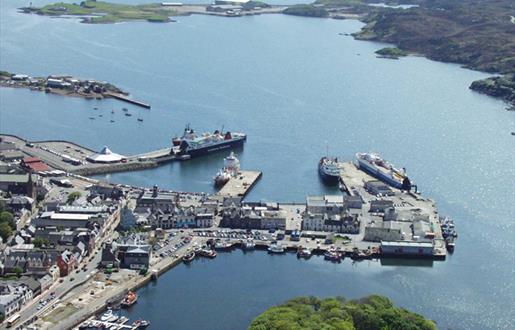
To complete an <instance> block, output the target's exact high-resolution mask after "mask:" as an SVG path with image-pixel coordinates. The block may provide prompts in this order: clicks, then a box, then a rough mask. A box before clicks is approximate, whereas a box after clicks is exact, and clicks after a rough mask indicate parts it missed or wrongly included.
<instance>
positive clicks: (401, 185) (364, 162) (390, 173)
mask: <svg viewBox="0 0 515 330" xmlns="http://www.w3.org/2000/svg"><path fill="white" fill-rule="evenodd" d="M356 159H357V165H358V167H359V169H361V170H362V171H364V172H367V173H368V174H370V175H372V176H373V177H375V178H377V179H379V180H381V181H383V182H385V183H387V184H389V185H390V186H392V187H394V188H397V189H401V190H408V191H409V190H411V186H412V183H411V181H410V179H409V178H408V176H407V175H406V169H405V168H402V169H401V170H398V169H396V168H395V167H394V166H393V165H392V164H390V163H389V162H388V161H386V160H384V159H382V158H381V157H380V156H379V155H378V154H374V153H357V154H356Z"/></svg>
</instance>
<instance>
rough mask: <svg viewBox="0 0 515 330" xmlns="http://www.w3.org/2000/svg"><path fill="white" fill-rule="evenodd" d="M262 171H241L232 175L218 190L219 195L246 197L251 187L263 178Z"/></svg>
mask: <svg viewBox="0 0 515 330" xmlns="http://www.w3.org/2000/svg"><path fill="white" fill-rule="evenodd" d="M261 176H262V172H259V171H240V173H238V175H237V176H235V177H232V178H231V179H230V180H229V181H228V182H227V183H226V184H225V185H224V186H223V187H222V189H220V191H218V193H217V195H218V196H223V197H241V198H243V197H245V196H246V195H247V193H248V192H249V191H250V189H251V188H252V187H253V186H254V185H255V184H256V182H257V181H258V180H259V179H260V178H261Z"/></svg>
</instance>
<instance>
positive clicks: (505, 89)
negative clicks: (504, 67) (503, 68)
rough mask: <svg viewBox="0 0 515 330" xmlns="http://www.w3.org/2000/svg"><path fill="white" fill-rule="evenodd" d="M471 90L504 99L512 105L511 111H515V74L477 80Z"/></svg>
mask: <svg viewBox="0 0 515 330" xmlns="http://www.w3.org/2000/svg"><path fill="white" fill-rule="evenodd" d="M469 88H470V89H471V90H473V91H476V92H479V93H483V94H486V95H490V96H493V97H498V98H502V99H504V100H505V101H507V102H509V103H510V104H511V107H510V108H508V109H509V110H515V74H506V75H504V76H501V77H490V78H486V79H482V80H476V81H474V82H473V83H472V84H471V85H470V87H469Z"/></svg>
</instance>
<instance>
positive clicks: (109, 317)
mask: <svg viewBox="0 0 515 330" xmlns="http://www.w3.org/2000/svg"><path fill="white" fill-rule="evenodd" d="M117 320H118V316H117V315H115V314H114V313H113V311H112V310H111V309H109V310H108V311H107V312H105V313H104V314H102V315H101V316H100V321H102V322H113V323H114V322H116V321H117Z"/></svg>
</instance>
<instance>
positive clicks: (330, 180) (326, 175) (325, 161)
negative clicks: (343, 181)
mask: <svg viewBox="0 0 515 330" xmlns="http://www.w3.org/2000/svg"><path fill="white" fill-rule="evenodd" d="M318 173H319V174H320V177H321V178H322V181H324V182H325V183H326V184H329V185H336V184H337V183H338V181H339V179H340V170H339V169H338V159H336V158H329V157H322V158H320V161H319V162H318Z"/></svg>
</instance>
